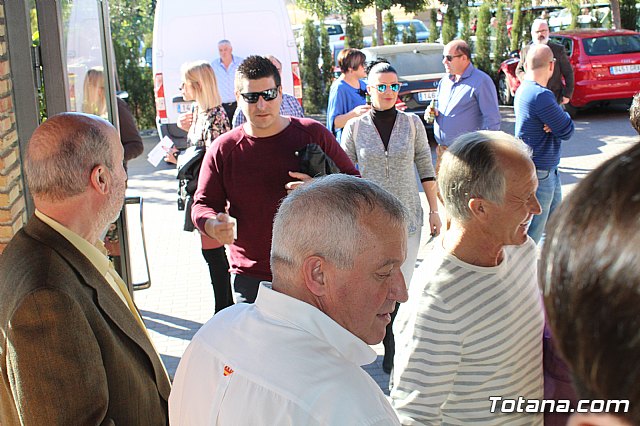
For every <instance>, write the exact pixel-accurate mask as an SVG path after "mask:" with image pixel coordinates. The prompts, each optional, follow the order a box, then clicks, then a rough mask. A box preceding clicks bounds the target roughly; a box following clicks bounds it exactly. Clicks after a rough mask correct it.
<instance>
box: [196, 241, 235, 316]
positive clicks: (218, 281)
mask: <svg viewBox="0 0 640 426" xmlns="http://www.w3.org/2000/svg"><path fill="white" fill-rule="evenodd" d="M202 256H203V257H204V260H206V261H207V265H208V266H209V275H210V276H211V285H212V286H213V297H214V298H215V303H216V307H215V312H216V313H217V312H220V311H221V310H223V309H224V308H226V307H228V306H231V305H233V294H232V292H231V276H230V275H229V261H228V260H227V252H226V251H225V249H224V246H222V247H218V248H214V249H202Z"/></svg>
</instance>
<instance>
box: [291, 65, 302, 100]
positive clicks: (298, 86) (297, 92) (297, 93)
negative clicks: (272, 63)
mask: <svg viewBox="0 0 640 426" xmlns="http://www.w3.org/2000/svg"><path fill="white" fill-rule="evenodd" d="M291 74H293V96H294V97H295V98H296V99H297V100H298V102H300V105H302V80H301V79H300V66H299V65H298V63H297V62H291Z"/></svg>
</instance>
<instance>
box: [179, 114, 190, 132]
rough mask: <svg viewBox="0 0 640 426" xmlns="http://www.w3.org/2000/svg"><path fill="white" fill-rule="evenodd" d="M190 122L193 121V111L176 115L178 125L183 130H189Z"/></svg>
mask: <svg viewBox="0 0 640 426" xmlns="http://www.w3.org/2000/svg"><path fill="white" fill-rule="evenodd" d="M191 123H193V113H191V112H185V113H183V114H180V115H179V116H178V127H179V128H181V129H182V130H184V131H185V132H188V131H189V128H190V127H191Z"/></svg>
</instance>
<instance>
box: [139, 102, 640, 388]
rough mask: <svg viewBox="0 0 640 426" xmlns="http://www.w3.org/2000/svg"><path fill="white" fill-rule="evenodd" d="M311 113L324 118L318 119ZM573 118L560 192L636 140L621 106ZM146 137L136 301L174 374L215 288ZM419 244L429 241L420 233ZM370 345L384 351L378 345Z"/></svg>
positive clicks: (378, 373) (509, 114) (171, 179)
mask: <svg viewBox="0 0 640 426" xmlns="http://www.w3.org/2000/svg"><path fill="white" fill-rule="evenodd" d="M501 114H502V118H503V120H502V129H503V130H504V131H506V132H509V133H511V134H513V126H514V118H513V108H512V107H502V108H501ZM316 118H318V119H319V120H320V121H321V122H324V119H323V117H320V116H318V117H316ZM575 123H576V135H574V137H573V138H572V139H571V140H570V141H569V142H567V143H566V144H565V146H564V155H563V159H562V161H561V164H560V170H561V178H562V182H563V193H564V194H565V195H566V194H567V193H568V192H569V191H570V190H571V188H572V187H573V186H574V185H575V184H576V183H577V182H578V181H579V180H580V179H581V178H582V177H584V175H585V174H586V173H587V172H588V171H590V170H591V169H593V168H594V167H596V166H597V165H598V164H599V163H601V162H602V161H604V160H605V159H606V158H609V157H611V156H613V155H615V154H617V153H619V152H621V151H622V150H624V149H626V148H628V147H629V146H630V145H631V144H633V143H636V142H637V135H636V133H635V131H633V129H632V128H631V126H630V125H629V121H628V113H627V112H626V111H625V110H623V109H622V110H621V109H618V110H616V109H611V110H602V111H592V112H586V113H584V114H581V116H579V118H578V119H577V120H576V121H575ZM612 133H615V135H612ZM144 140H145V153H144V154H143V155H142V156H141V157H139V158H137V159H135V160H133V161H131V162H130V163H129V194H130V195H140V196H142V197H143V199H144V222H145V231H146V241H147V250H148V258H149V264H150V269H151V282H152V285H151V288H149V289H147V290H142V291H138V292H136V293H135V298H136V302H137V304H138V306H139V308H140V309H141V311H142V315H143V317H144V320H145V322H146V324H147V327H148V328H149V330H150V333H151V336H152V338H153V340H154V343H155V344H156V347H157V348H158V350H159V352H160V354H161V355H162V359H163V361H164V362H165V365H166V366H167V370H168V371H169V374H170V375H171V376H172V377H173V375H174V374H175V370H176V367H177V365H178V362H179V361H180V357H181V356H182V354H183V352H184V350H185V349H186V347H187V345H188V344H189V341H190V340H191V338H192V336H193V335H194V334H195V333H196V331H197V330H198V329H199V328H200V326H202V324H204V323H205V322H206V321H207V320H208V319H209V318H210V317H211V316H212V314H213V306H214V303H213V290H212V288H211V284H210V280H209V274H208V271H207V268H206V264H205V262H204V259H203V258H202V254H201V253H200V240H199V237H198V235H197V234H195V233H187V232H184V231H182V224H183V220H184V214H183V212H180V211H178V210H177V208H176V198H177V195H176V189H177V181H176V179H175V173H176V172H175V168H172V167H171V168H170V167H168V166H166V165H165V164H164V163H163V164H161V165H160V166H158V167H157V168H154V167H153V166H152V165H151V164H149V163H148V162H147V161H146V153H147V152H148V151H149V150H150V149H151V148H152V147H153V146H154V145H155V143H157V141H158V138H157V135H155V134H151V135H148V136H146V137H145V138H144ZM423 201H424V197H423ZM423 241H427V239H426V238H424V236H423ZM429 249H430V246H429V245H427V244H423V247H422V248H421V251H420V253H419V256H418V261H420V260H421V259H423V258H424V257H425V256H426V255H428V251H429ZM374 349H375V350H376V352H377V353H378V354H379V355H382V353H383V352H382V351H383V349H382V346H381V345H378V346H375V347H374ZM381 363H382V356H379V357H378V359H377V361H376V362H374V363H373V364H371V365H369V366H366V367H365V370H366V371H367V372H369V374H371V376H372V377H373V378H374V379H375V380H376V381H377V383H378V384H379V385H380V387H381V388H382V389H383V390H385V391H386V390H387V386H388V381H389V376H388V375H387V374H385V373H384V372H383V371H382V367H381Z"/></svg>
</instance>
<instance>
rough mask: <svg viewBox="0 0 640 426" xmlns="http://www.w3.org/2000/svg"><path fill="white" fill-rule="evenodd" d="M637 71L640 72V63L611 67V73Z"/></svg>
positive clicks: (618, 73) (633, 72)
mask: <svg viewBox="0 0 640 426" xmlns="http://www.w3.org/2000/svg"><path fill="white" fill-rule="evenodd" d="M637 72H640V64H634V65H618V66H617V67H611V74H613V75H620V74H635V73H637Z"/></svg>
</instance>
